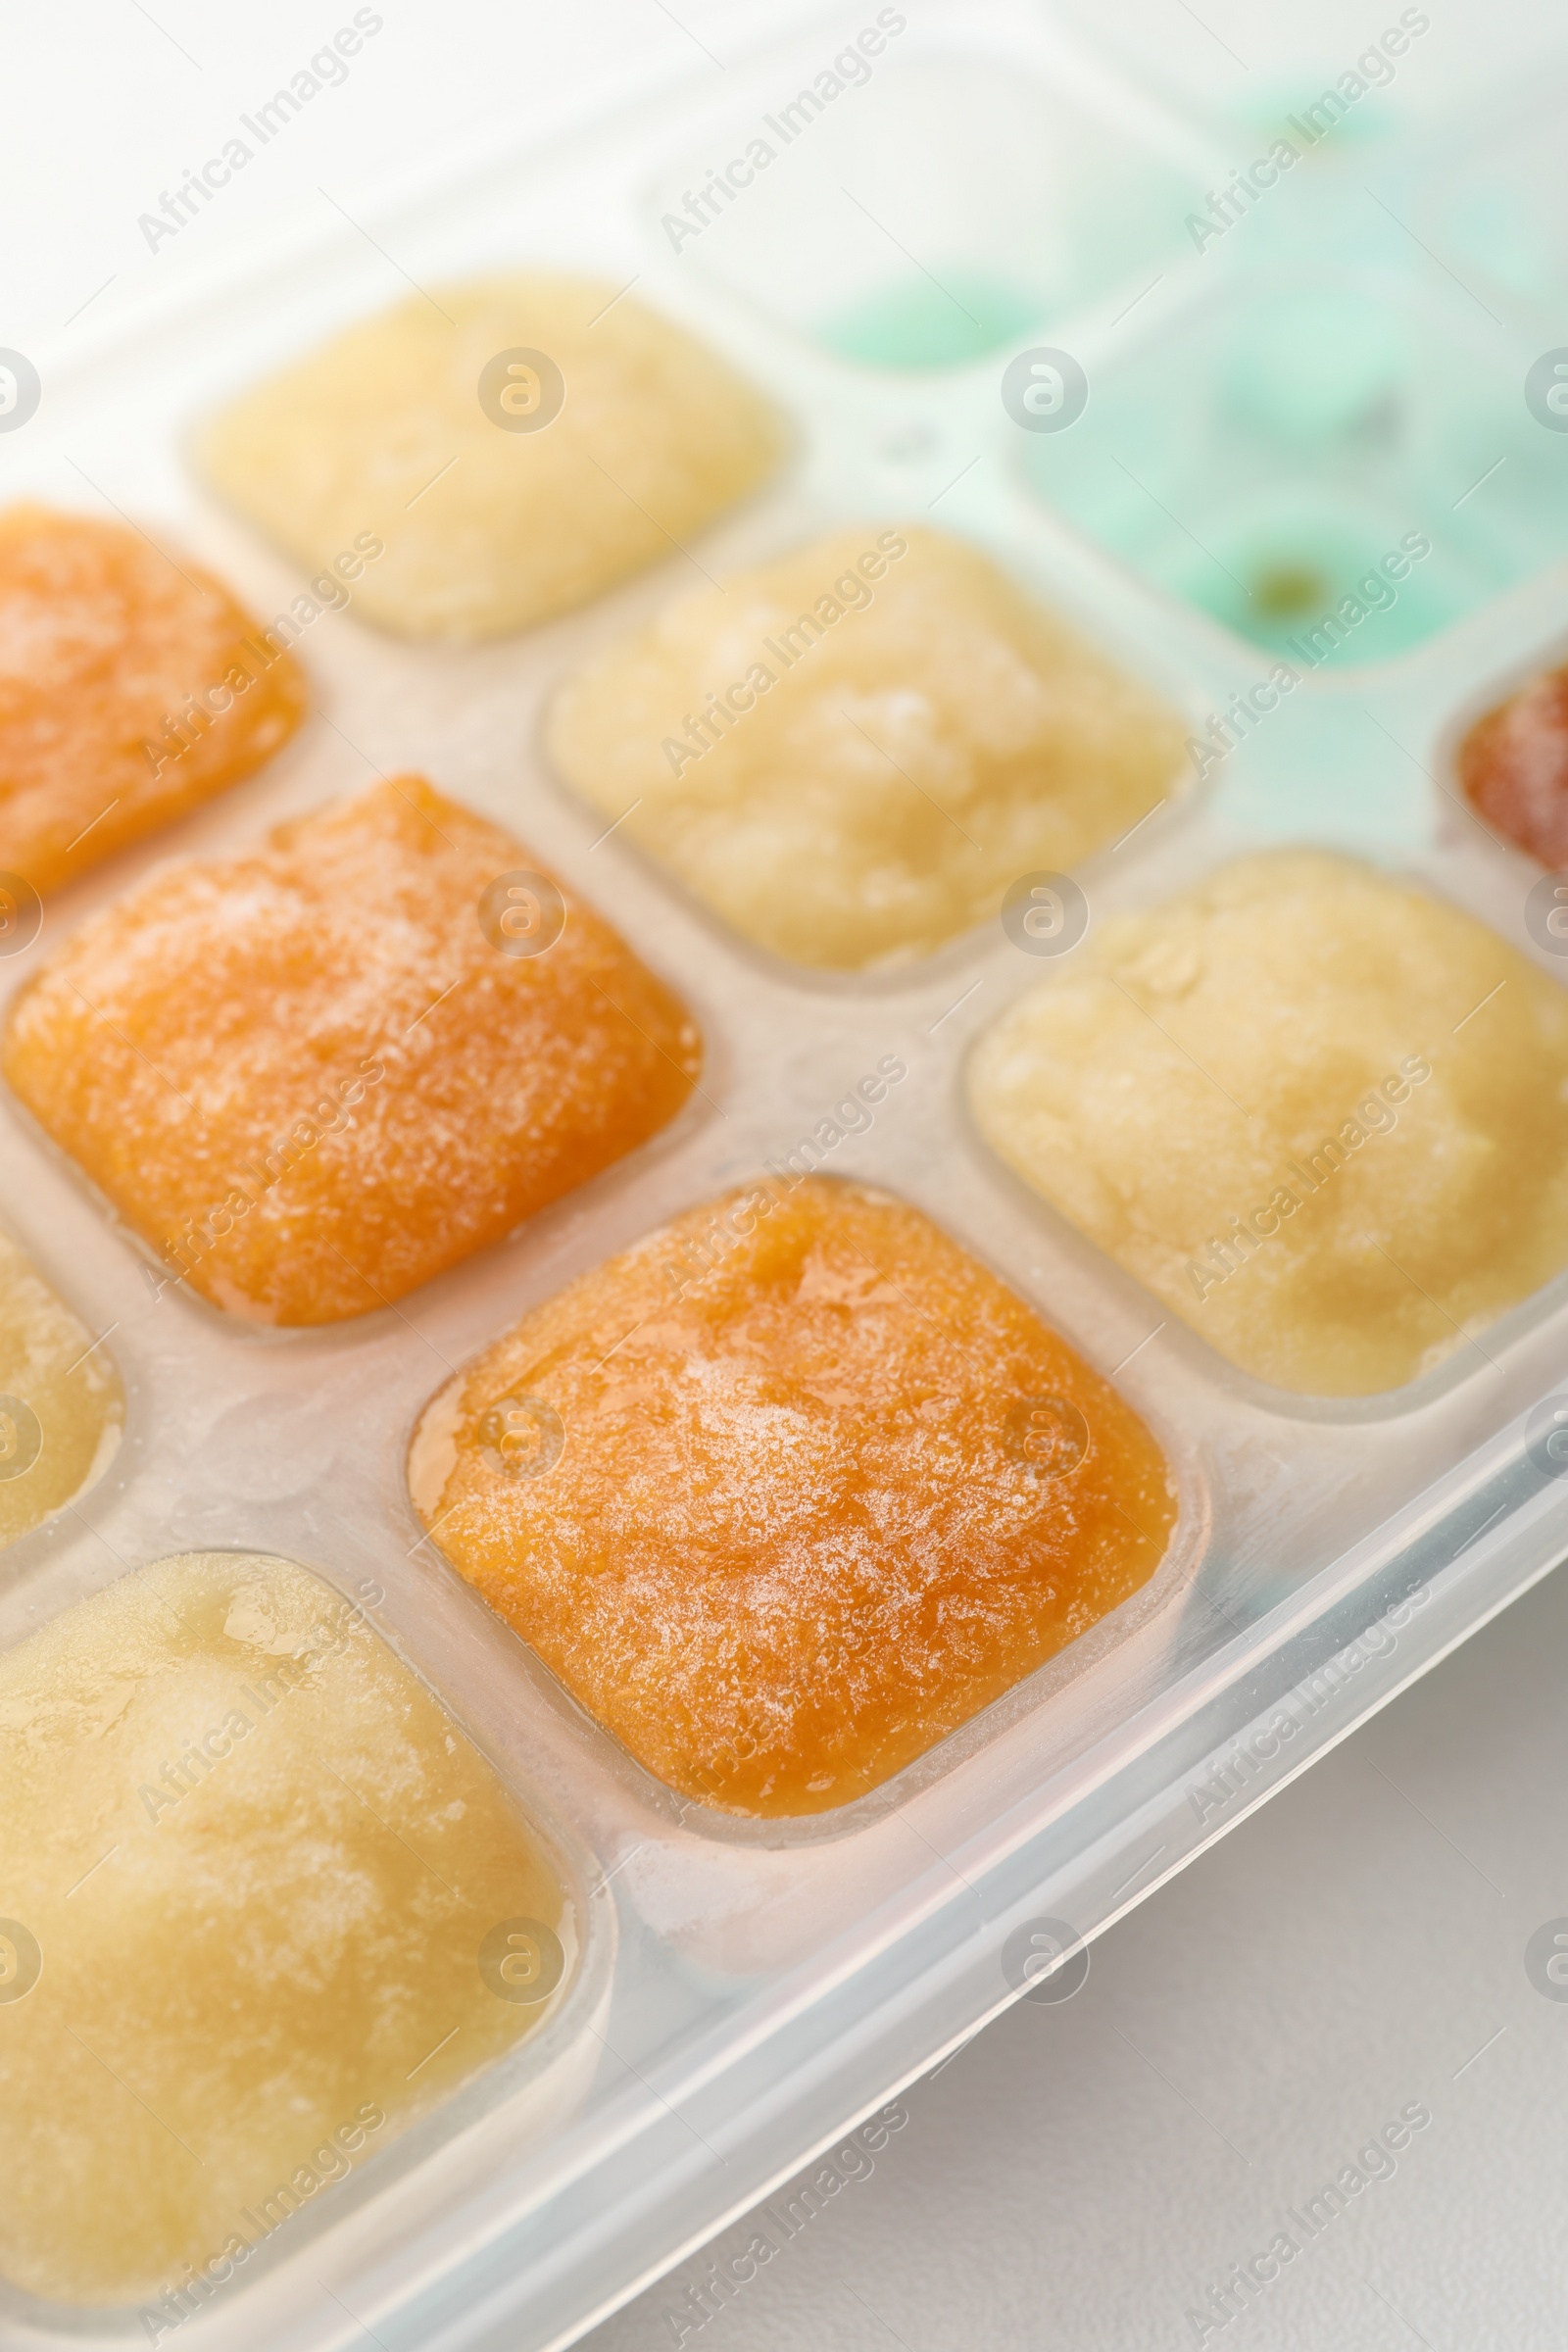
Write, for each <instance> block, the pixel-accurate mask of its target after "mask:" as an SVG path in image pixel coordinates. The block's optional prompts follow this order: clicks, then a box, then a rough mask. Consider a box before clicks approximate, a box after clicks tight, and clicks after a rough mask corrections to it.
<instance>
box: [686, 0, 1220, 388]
mask: <svg viewBox="0 0 1568 2352" xmlns="http://www.w3.org/2000/svg"><path fill="white" fill-rule="evenodd" d="M892 13H893V12H892V11H884V12H883V14H884V16H885V17H886V16H888V15H891V14H892ZM823 68H824V70H823V71H822V72H821V73H817V74H816V75H815V76H814V78H808V79H806V80H804V81H803V82H802V85H801V87H800V88H799V90H798V91H795V92H793V93H789V94H787V95H786V96H784V97H783V98H781V101H780V103H779V105H778V107H777V108H776V109H769V110H767V111H766V112H764V113H762V114H761V115H760V117H759V118H757V119H756V120H754V121H751V122H742V121H737V122H736V123H734V124H733V125H732V126H731V127H730V128H729V129H727V130H725V131H724V132H722V133H721V134H719V135H718V136H717V137H716V138H715V139H713V140H711V141H709V142H708V143H707V144H705V146H704V147H703V148H702V149H701V150H700V151H699V152H697V153H694V154H691V155H688V156H686V157H683V158H682V159H681V160H680V161H679V162H678V163H677V164H676V165H675V166H674V167H672V168H671V170H670V171H669V172H667V173H665V174H662V175H661V178H660V180H659V182H658V183H657V186H656V188H655V190H654V191H653V205H654V209H655V211H656V212H657V213H658V215H659V216H660V219H661V222H662V229H663V234H664V236H665V238H666V239H667V241H668V242H669V244H670V245H671V246H672V247H673V248H674V249H675V251H677V252H678V253H680V254H681V255H682V256H683V257H685V258H686V259H687V260H688V261H689V262H690V263H691V264H693V265H695V266H697V267H700V268H702V269H704V270H708V271H709V272H711V274H712V275H713V276H714V277H715V278H717V279H718V280H719V281H720V282H721V283H722V284H723V285H724V286H726V287H727V288H729V289H730V290H732V291H735V292H739V293H741V294H743V295H744V296H746V297H747V298H748V299H749V300H750V301H752V302H755V303H756V304H757V305H758V306H759V307H760V309H762V310H764V311H767V312H770V313H771V314H772V315H773V316H774V317H775V318H778V319H782V320H783V321H784V322H785V323H786V324H787V325H789V326H791V327H794V328H795V329H796V330H797V331H798V332H799V333H801V334H805V335H809V336H811V337H812V338H813V339H814V340H815V341H816V342H818V343H820V344H822V345H824V346H825V347H826V348H827V349H828V350H829V351H833V352H837V353H839V354H841V355H842V356H843V357H844V358H846V359H852V360H858V361H862V362H864V363H866V364H867V365H869V366H871V367H876V368H954V367H961V366H963V365H965V364H966V363H967V362H969V361H972V360H976V359H980V358H982V357H983V356H984V355H985V354H986V353H987V352H991V351H996V350H999V349H1000V348H1001V347H1002V346H1004V345H1005V344H1007V343H1009V342H1013V341H1015V340H1016V339H1017V338H1018V337H1019V336H1020V335H1021V334H1023V333H1024V332H1025V331H1026V330H1027V329H1029V328H1031V327H1033V326H1037V325H1045V324H1048V323H1049V322H1050V321H1051V320H1053V319H1059V318H1061V317H1063V316H1065V315H1066V314H1067V313H1068V312H1070V311H1073V310H1075V309H1078V308H1081V307H1082V306H1083V305H1085V304H1087V303H1091V302H1094V301H1096V300H1097V299H1100V298H1102V297H1103V296H1106V295H1110V294H1113V293H1115V292H1116V291H1117V289H1118V288H1120V287H1122V286H1123V285H1124V284H1125V282H1126V281H1127V280H1128V279H1129V278H1134V277H1137V276H1138V274H1139V273H1140V272H1142V275H1143V277H1145V278H1147V277H1148V275H1149V273H1150V271H1151V270H1155V269H1157V268H1158V267H1159V264H1160V262H1161V261H1162V260H1163V259H1164V258H1165V257H1166V256H1167V255H1168V254H1169V253H1171V252H1172V251H1174V250H1175V249H1176V248H1177V246H1178V244H1179V241H1180V240H1181V239H1182V238H1183V236H1184V235H1185V231H1184V229H1183V225H1182V222H1183V218H1184V215H1185V214H1186V212H1187V211H1188V210H1189V209H1190V207H1191V205H1192V204H1193V202H1194V201H1195V199H1196V193H1197V191H1196V188H1195V187H1194V185H1193V184H1192V183H1190V182H1189V180H1188V179H1187V177H1186V176H1185V175H1184V174H1183V173H1181V172H1178V171H1177V170H1176V169H1175V168H1173V167H1172V166H1171V165H1170V164H1168V163H1166V162H1165V161H1164V160H1163V159H1162V158H1160V157H1159V156H1157V155H1153V154H1151V153H1150V152H1149V151H1148V150H1146V149H1145V148H1144V147H1143V146H1141V145H1140V144H1139V143H1138V141H1137V140H1136V139H1135V138H1133V137H1131V136H1129V134H1128V133H1127V132H1126V131H1125V130H1122V129H1114V128H1112V127H1110V126H1109V125H1108V124H1106V123H1103V122H1100V121H1098V120H1096V119H1095V118H1093V117H1091V116H1090V115H1088V114H1086V113H1085V112H1084V111H1083V110H1082V109H1081V108H1080V107H1079V106H1077V105H1076V104H1075V103H1074V102H1073V101H1071V100H1070V99H1068V98H1065V97H1063V96H1060V95H1058V94H1057V93H1056V92H1054V91H1052V90H1050V89H1048V88H1046V87H1044V86H1043V85H1042V84H1040V83H1037V82H1031V81H1029V80H1027V79H1025V78H1023V77H1022V76H1020V75H1017V74H1013V73H1003V72H1001V71H1000V70H998V69H997V68H996V67H993V66H990V65H986V64H983V63H980V62H978V61H976V60H975V59H974V58H972V57H968V58H961V57H951V58H950V57H935V56H930V55H926V56H917V57H910V58H908V59H878V60H877V61H876V63H875V65H874V67H873V63H872V61H871V60H870V59H868V58H867V57H865V56H863V55H862V54H861V53H860V51H859V50H858V48H855V47H852V48H850V49H847V50H845V51H843V52H841V54H840V56H839V57H837V58H835V59H834V60H832V61H831V62H830V61H829V60H828V59H827V58H826V57H824V59H823ZM835 83H836V84H837V85H838V86H837V88H833V87H832V86H831V85H833V84H835Z"/></svg>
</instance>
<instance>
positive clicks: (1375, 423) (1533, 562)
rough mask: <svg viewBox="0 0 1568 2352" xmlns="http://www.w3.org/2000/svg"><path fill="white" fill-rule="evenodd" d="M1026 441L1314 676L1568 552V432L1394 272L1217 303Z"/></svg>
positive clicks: (1059, 489)
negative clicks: (1536, 414)
mask: <svg viewBox="0 0 1568 2352" xmlns="http://www.w3.org/2000/svg"><path fill="white" fill-rule="evenodd" d="M1020 439H1021V440H1023V442H1024V446H1023V449H1022V453H1021V463H1022V466H1023V468H1024V471H1025V474H1026V477H1027V479H1028V480H1029V482H1030V483H1031V485H1032V486H1033V487H1034V489H1035V490H1036V491H1037V492H1038V493H1039V495H1040V496H1041V497H1042V498H1043V499H1045V500H1047V501H1048V502H1049V503H1050V504H1051V505H1052V506H1053V507H1054V508H1055V509H1056V510H1057V511H1058V512H1059V513H1060V514H1062V515H1065V516H1066V517H1067V518H1068V520H1070V521H1071V522H1073V523H1075V524H1077V526H1078V527H1079V528H1080V529H1081V530H1083V531H1085V532H1087V533H1088V534H1089V535H1090V536H1091V537H1092V538H1095V539H1097V540H1099V541H1101V542H1102V543H1103V545H1104V546H1106V547H1108V548H1109V549H1110V550H1111V551H1112V552H1113V553H1114V554H1115V555H1118V556H1120V557H1121V558H1122V559H1123V560H1124V561H1125V562H1126V563H1128V564H1131V565H1132V566H1133V567H1134V569H1135V570H1137V571H1140V572H1142V573H1143V574H1144V576H1145V577H1146V578H1148V579H1150V580H1152V582H1153V583H1154V584H1155V585H1156V586H1157V587H1159V588H1162V589H1164V590H1165V591H1166V593H1167V594H1169V595H1171V596H1175V597H1178V598H1180V599H1181V600H1182V601H1183V602H1185V603H1187V604H1191V605H1195V606H1197V607H1198V609H1199V610H1200V611H1201V612H1203V613H1208V614H1209V615H1210V616H1211V617H1212V618H1213V619H1215V620H1217V621H1219V622H1220V623H1221V624H1222V625H1223V626H1224V627H1225V628H1227V629H1229V630H1231V631H1232V632H1233V633H1234V634H1235V635H1237V636H1240V637H1243V638H1246V639H1248V640H1250V642H1251V643H1252V644H1253V645H1256V646H1258V647H1260V648H1262V649H1264V650H1266V651H1267V652H1268V653H1269V654H1271V655H1273V656H1275V657H1276V658H1280V659H1283V660H1285V661H1288V662H1292V663H1293V664H1294V665H1295V666H1296V668H1297V669H1298V671H1299V672H1302V673H1304V672H1307V671H1310V670H1313V669H1316V668H1318V667H1320V666H1327V667H1334V668H1348V667H1351V666H1356V667H1360V666H1364V665H1365V664H1367V663H1369V662H1380V661H1386V660H1388V659H1390V658H1391V657H1392V656H1395V655H1398V654H1401V653H1404V652H1406V651H1407V650H1408V649H1409V648H1410V647H1412V646H1416V645H1419V644H1421V643H1423V642H1424V641H1425V640H1426V639H1427V638H1429V637H1432V636H1434V635H1436V634H1437V633H1438V632H1439V631H1440V630H1442V629H1444V628H1446V627H1447V626H1448V625H1449V624H1450V623H1451V622H1453V621H1456V620H1459V619H1461V618H1462V617H1463V616H1464V615H1465V614H1466V613H1471V612H1473V611H1475V610H1476V609H1477V608H1478V607H1479V606H1481V605H1483V604H1485V603H1486V602H1487V601H1488V600H1489V599H1490V598H1491V597H1493V596H1495V595H1496V594H1497V593H1498V592H1499V591H1500V590H1502V589H1505V588H1508V587H1511V586H1512V585H1513V584H1514V583H1515V582H1516V581H1518V580H1521V579H1524V578H1527V577H1528V576H1529V575H1530V574H1531V573H1532V572H1535V571H1537V570H1539V569H1540V568H1542V567H1543V566H1544V565H1545V564H1550V563H1554V562H1556V561H1557V560H1558V559H1559V558H1560V556H1561V553H1562V532H1561V525H1560V521H1559V519H1558V504H1557V502H1558V500H1559V498H1560V495H1561V491H1562V487H1563V485H1564V482H1565V480H1568V444H1565V443H1559V441H1558V440H1557V438H1556V437H1555V436H1553V435H1551V434H1548V433H1544V432H1543V431H1542V430H1541V429H1540V428H1539V426H1538V425H1537V424H1536V423H1535V422H1534V421H1533V419H1532V418H1531V417H1530V415H1529V413H1528V412H1527V410H1526V408H1525V405H1524V402H1523V400H1522V399H1521V398H1520V387H1519V378H1518V368H1517V366H1516V364H1515V359H1514V355H1513V354H1512V352H1511V351H1510V349H1509V347H1508V345H1507V344H1506V343H1505V342H1504V341H1503V340H1502V338H1501V337H1495V338H1494V337H1493V336H1492V334H1491V333H1490V331H1488V330H1487V329H1486V325H1485V321H1484V320H1483V319H1480V316H1479V313H1478V314H1477V324H1476V325H1475V326H1472V325H1471V324H1470V322H1469V321H1468V320H1466V319H1462V318H1461V317H1460V316H1459V315H1458V314H1457V313H1455V314H1453V315H1451V316H1450V315H1447V314H1446V313H1444V312H1441V311H1439V310H1438V309H1437V308H1435V307H1432V308H1429V307H1428V306H1427V304H1426V303H1424V302H1423V301H1421V300H1418V299H1416V298H1415V297H1414V296H1412V295H1410V294H1408V293H1406V292H1404V291H1402V290H1400V289H1398V288H1396V287H1391V286H1390V285H1389V284H1388V283H1386V282H1385V281H1383V280H1381V279H1372V278H1366V279H1363V280H1361V281H1359V282H1357V281H1355V280H1353V279H1352V280H1346V279H1344V278H1343V277H1337V276H1331V275H1330V274H1328V273H1326V272H1320V271H1302V272H1301V273H1300V274H1299V276H1298V277H1296V279H1295V280H1294V281H1292V282H1288V283H1286V284H1285V285H1283V286H1281V285H1279V284H1278V283H1277V282H1276V281H1274V280H1273V279H1270V280H1267V281H1261V282H1254V283H1252V284H1250V285H1244V286H1242V287H1240V288H1238V289H1236V290H1234V291H1232V292H1230V293H1228V294H1225V295H1222V296H1219V297H1217V298H1216V299H1214V300H1212V301H1210V302H1207V303H1205V304H1204V305H1203V306H1202V307H1201V309H1199V310H1198V311H1196V312H1195V313H1194V314H1193V315H1192V316H1191V317H1190V318H1189V319H1187V321H1186V322H1185V324H1184V325H1181V326H1178V327H1177V328H1175V329H1174V330H1171V329H1166V330H1165V331H1164V332H1163V334H1162V335H1161V338H1160V340H1159V341H1158V343H1157V344H1155V345H1153V346H1146V347H1144V348H1142V349H1141V350H1140V351H1139V352H1138V353H1137V354H1136V355H1134V356H1133V357H1131V358H1129V359H1128V360H1127V361H1126V362H1125V363H1124V364H1123V365H1121V366H1118V367H1116V368H1111V369H1107V370H1106V372H1105V374H1104V376H1103V379H1099V380H1096V381H1094V382H1093V385H1092V390H1091V396H1090V401H1089V406H1088V409H1087V411H1086V413H1085V414H1084V416H1083V417H1081V418H1080V419H1079V421H1078V422H1077V423H1076V424H1075V425H1074V426H1072V427H1071V429H1070V430H1068V431H1064V432H1059V433H1054V434H1040V435H1030V436H1028V437H1027V438H1025V437H1024V436H1020Z"/></svg>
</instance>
